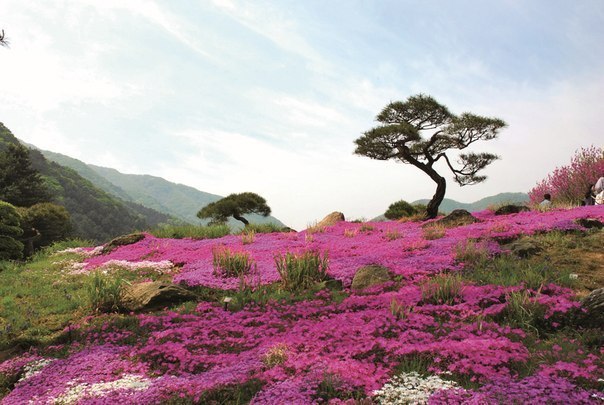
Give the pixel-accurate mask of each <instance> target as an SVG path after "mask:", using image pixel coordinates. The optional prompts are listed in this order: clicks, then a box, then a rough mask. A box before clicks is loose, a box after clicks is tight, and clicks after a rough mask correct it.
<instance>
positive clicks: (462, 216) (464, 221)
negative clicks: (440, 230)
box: [423, 210, 479, 228]
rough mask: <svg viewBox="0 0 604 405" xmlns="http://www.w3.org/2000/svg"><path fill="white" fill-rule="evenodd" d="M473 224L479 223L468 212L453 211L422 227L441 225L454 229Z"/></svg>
mask: <svg viewBox="0 0 604 405" xmlns="http://www.w3.org/2000/svg"><path fill="white" fill-rule="evenodd" d="M475 222H479V219H478V218H476V217H474V216H472V214H470V213H469V212H468V211H466V210H453V211H452V212H451V213H450V214H449V215H447V216H446V217H444V218H441V219H439V220H437V221H433V222H429V223H427V224H425V225H423V226H424V227H426V226H434V225H442V226H444V227H445V228H455V227H458V226H463V225H469V224H473V223H475Z"/></svg>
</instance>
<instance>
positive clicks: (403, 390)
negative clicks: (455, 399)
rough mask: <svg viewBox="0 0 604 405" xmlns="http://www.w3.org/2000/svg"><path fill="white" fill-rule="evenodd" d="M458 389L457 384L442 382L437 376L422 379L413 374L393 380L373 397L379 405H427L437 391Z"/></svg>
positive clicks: (403, 375)
mask: <svg viewBox="0 0 604 405" xmlns="http://www.w3.org/2000/svg"><path fill="white" fill-rule="evenodd" d="M457 387H458V385H457V384H456V383H455V382H453V381H445V380H442V379H441V378H440V377H438V376H436V375H431V376H428V377H422V376H420V375H419V374H418V373H416V372H412V373H403V374H401V375H398V376H395V377H393V378H391V379H390V381H389V382H387V383H386V384H384V386H383V387H382V388H381V389H379V390H377V391H374V392H373V395H374V396H375V397H374V400H375V401H376V403H378V404H427V403H428V398H430V396H431V395H432V394H433V393H435V392H436V391H439V390H443V389H444V390H446V389H452V388H457Z"/></svg>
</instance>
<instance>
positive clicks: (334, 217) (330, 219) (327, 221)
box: [313, 211, 346, 228]
mask: <svg viewBox="0 0 604 405" xmlns="http://www.w3.org/2000/svg"><path fill="white" fill-rule="evenodd" d="M345 220H346V219H345V218H344V214H342V213H341V212H338V211H334V212H332V213H331V214H329V215H327V216H326V217H325V218H323V219H322V220H321V222H319V223H318V224H317V225H315V226H314V227H313V228H325V227H327V226H333V225H335V224H337V223H338V222H341V221H345Z"/></svg>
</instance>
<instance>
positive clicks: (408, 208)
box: [384, 200, 419, 219]
mask: <svg viewBox="0 0 604 405" xmlns="http://www.w3.org/2000/svg"><path fill="white" fill-rule="evenodd" d="M418 212H419V211H418V209H417V208H416V207H414V206H413V205H411V204H409V203H408V202H407V201H405V200H400V201H397V202H395V203H392V204H390V206H389V207H388V210H387V211H386V213H385V214H384V216H385V217H386V218H388V219H400V218H403V217H410V216H412V215H415V214H417V213H418Z"/></svg>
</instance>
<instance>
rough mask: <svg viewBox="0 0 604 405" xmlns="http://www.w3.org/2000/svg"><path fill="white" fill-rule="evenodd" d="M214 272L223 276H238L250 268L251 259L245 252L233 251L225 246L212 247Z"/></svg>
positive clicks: (246, 272) (247, 271) (244, 273)
mask: <svg viewBox="0 0 604 405" xmlns="http://www.w3.org/2000/svg"><path fill="white" fill-rule="evenodd" d="M212 258H213V265H214V273H216V274H220V275H222V276H224V277H240V276H244V275H246V274H248V273H249V272H250V270H251V269H252V264H253V260H252V259H251V258H250V255H249V254H248V253H247V252H233V251H232V250H230V249H229V248H227V247H215V248H213V249H212Z"/></svg>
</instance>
